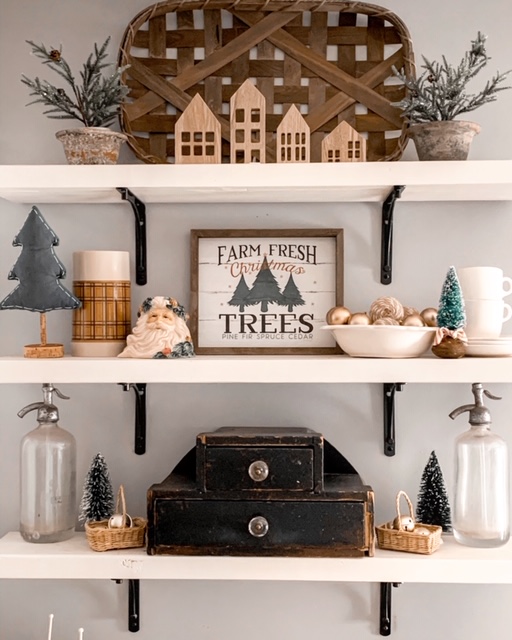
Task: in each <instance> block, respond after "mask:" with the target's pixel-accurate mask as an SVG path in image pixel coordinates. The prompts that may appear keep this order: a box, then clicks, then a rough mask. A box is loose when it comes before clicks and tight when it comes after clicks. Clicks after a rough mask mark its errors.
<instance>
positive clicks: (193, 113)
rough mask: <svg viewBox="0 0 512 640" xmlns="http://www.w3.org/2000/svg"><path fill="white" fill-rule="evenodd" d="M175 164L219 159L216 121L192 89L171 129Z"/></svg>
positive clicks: (216, 160) (207, 162)
mask: <svg viewBox="0 0 512 640" xmlns="http://www.w3.org/2000/svg"><path fill="white" fill-rule="evenodd" d="M174 136H175V147H176V148H175V158H176V164H215V163H220V162H221V132H220V122H219V121H218V120H217V118H216V117H215V114H214V113H213V111H212V110H211V109H209V107H208V105H207V104H206V102H205V101H204V100H203V99H202V98H201V96H200V95H199V94H198V93H196V95H195V96H194V97H193V98H192V100H191V101H190V103H189V105H188V106H187V108H186V109H185V110H184V111H183V113H182V114H181V116H180V117H179V119H178V121H177V122H176V126H175V129H174Z"/></svg>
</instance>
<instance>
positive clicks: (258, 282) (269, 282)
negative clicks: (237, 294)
mask: <svg viewBox="0 0 512 640" xmlns="http://www.w3.org/2000/svg"><path fill="white" fill-rule="evenodd" d="M273 302H275V303H277V304H281V305H282V304H283V296H282V294H281V292H280V291H279V285H278V284H277V280H276V278H275V276H274V274H273V273H272V271H271V270H270V267H269V266H268V261H267V256H265V257H264V258H263V262H262V263H261V268H260V270H259V271H258V275H257V276H256V278H255V280H254V284H253V285H252V289H251V290H250V291H249V293H248V294H247V297H246V299H245V304H246V305H247V306H249V305H253V304H259V303H261V311H262V312H263V313H266V312H267V311H268V305H269V303H273Z"/></svg>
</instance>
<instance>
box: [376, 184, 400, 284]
mask: <svg viewBox="0 0 512 640" xmlns="http://www.w3.org/2000/svg"><path fill="white" fill-rule="evenodd" d="M404 189H405V186H401V185H395V186H394V187H393V189H392V190H391V192H390V194H389V195H388V197H387V198H386V199H385V200H384V202H383V203H382V230H381V252H380V282H381V284H391V276H392V266H393V212H394V210H395V202H396V200H397V198H400V196H401V195H402V192H403V190H404Z"/></svg>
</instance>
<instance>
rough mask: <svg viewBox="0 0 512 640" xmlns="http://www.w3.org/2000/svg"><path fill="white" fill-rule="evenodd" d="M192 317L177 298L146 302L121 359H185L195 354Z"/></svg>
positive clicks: (120, 356)
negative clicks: (189, 328)
mask: <svg viewBox="0 0 512 640" xmlns="http://www.w3.org/2000/svg"><path fill="white" fill-rule="evenodd" d="M187 320H188V315H187V314H186V313H185V309H184V308H183V306H182V305H181V304H179V302H178V301H177V300H176V299H175V298H166V297H164V296H155V297H154V298H146V299H145V300H144V302H143V303H142V304H141V306H140V308H139V312H138V320H137V323H136V325H135V327H134V328H133V329H132V332H131V334H130V335H129V336H128V337H127V338H126V347H125V349H124V351H123V352H122V353H120V354H119V356H118V358H182V357H191V356H193V355H195V354H194V345H193V344H192V338H191V337H190V331H189V330H188V327H187V322H186V321H187Z"/></svg>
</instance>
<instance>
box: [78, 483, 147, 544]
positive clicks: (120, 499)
mask: <svg viewBox="0 0 512 640" xmlns="http://www.w3.org/2000/svg"><path fill="white" fill-rule="evenodd" d="M116 513H120V514H122V516H123V520H124V521H125V520H126V519H127V517H128V520H129V521H131V526H125V527H115V528H114V527H110V526H109V520H98V521H97V522H86V523H85V535H86V538H87V542H88V543H89V546H90V547H91V549H92V550H93V551H109V550H111V549H130V548H134V547H143V546H144V545H145V543H146V527H147V520H146V519H145V518H130V517H129V516H128V514H127V513H126V500H125V497H124V487H123V485H120V487H119V491H118V493H117V503H116Z"/></svg>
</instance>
